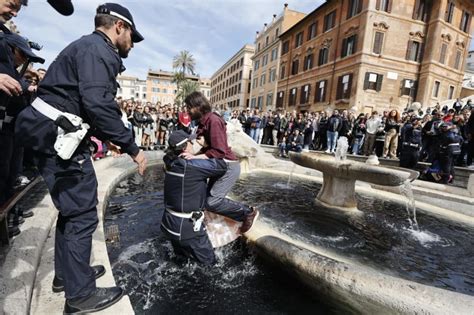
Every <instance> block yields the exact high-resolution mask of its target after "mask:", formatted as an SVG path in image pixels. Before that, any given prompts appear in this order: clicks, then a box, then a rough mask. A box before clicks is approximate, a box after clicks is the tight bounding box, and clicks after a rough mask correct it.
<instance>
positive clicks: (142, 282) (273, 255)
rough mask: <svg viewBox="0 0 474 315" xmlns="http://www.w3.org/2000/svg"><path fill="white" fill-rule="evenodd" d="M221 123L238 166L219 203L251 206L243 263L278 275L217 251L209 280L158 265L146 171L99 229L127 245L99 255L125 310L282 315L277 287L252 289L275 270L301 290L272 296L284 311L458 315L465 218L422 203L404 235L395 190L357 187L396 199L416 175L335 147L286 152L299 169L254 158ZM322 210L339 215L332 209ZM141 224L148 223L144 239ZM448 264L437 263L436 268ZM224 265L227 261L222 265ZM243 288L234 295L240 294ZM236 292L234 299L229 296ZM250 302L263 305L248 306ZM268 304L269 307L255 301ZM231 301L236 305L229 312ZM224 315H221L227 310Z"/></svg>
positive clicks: (466, 304) (154, 181)
mask: <svg viewBox="0 0 474 315" xmlns="http://www.w3.org/2000/svg"><path fill="white" fill-rule="evenodd" d="M227 127H228V131H229V134H228V137H229V143H230V145H231V146H232V147H233V149H234V151H235V152H236V154H237V155H238V156H239V158H240V160H241V163H242V164H243V169H244V170H245V172H243V175H242V178H241V179H240V181H239V182H238V183H237V185H236V187H235V188H234V191H233V194H232V196H231V197H232V198H236V199H238V200H240V201H244V202H248V203H250V204H254V205H257V207H259V209H260V210H261V217H260V218H261V219H259V220H258V221H257V222H256V223H255V226H254V228H253V229H252V230H251V231H250V232H249V233H247V234H246V235H245V239H246V242H247V243H248V244H249V245H250V247H251V248H253V252H255V253H256V254H257V257H255V259H260V258H263V261H265V265H269V266H272V268H274V267H275V266H276V267H281V269H279V270H280V272H277V273H274V274H273V273H270V274H267V272H269V271H268V270H265V269H264V267H262V269H260V267H256V266H257V265H258V264H259V263H256V262H254V261H249V260H248V258H244V259H240V258H237V259H236V261H233V260H232V259H231V261H229V257H230V256H232V255H233V254H229V252H228V251H227V250H225V251H224V252H220V253H219V254H218V256H219V261H220V262H219V264H218V266H216V268H213V269H214V271H213V272H211V273H208V271H201V270H200V269H199V268H196V267H195V266H189V265H187V266H185V268H182V267H180V266H177V265H174V264H173V263H172V261H171V260H170V259H169V257H168V256H169V255H170V248H169V246H168V245H166V244H165V242H164V240H162V239H161V237H160V236H157V235H159V233H158V232H154V231H155V230H156V226H157V225H158V224H159V222H158V218H159V215H157V214H156V212H157V209H156V208H150V207H153V206H155V205H156V204H158V205H161V204H162V201H161V199H160V198H162V196H161V195H159V194H152V195H149V192H151V191H154V192H159V191H160V189H162V188H160V186H159V185H160V183H161V182H162V180H161V179H160V178H161V177H160V176H163V174H162V171H161V170H160V169H158V168H157V169H156V170H155V172H156V173H155V174H156V175H155V176H156V177H153V178H149V179H147V182H148V183H149V184H148V185H143V184H142V183H141V182H140V183H134V180H133V178H131V179H130V180H129V181H127V182H123V183H122V184H120V185H119V186H118V188H117V189H118V195H117V196H115V197H113V198H112V199H111V202H112V203H119V204H123V203H124V202H125V200H123V199H122V198H127V199H126V200H129V199H128V198H130V200H131V201H133V203H136V204H137V205H138V206H134V207H133V208H132V209H130V210H128V211H126V212H123V213H120V214H119V215H118V216H119V217H118V219H113V218H112V217H109V219H108V220H109V223H108V224H117V223H115V222H117V221H116V220H118V223H119V224H120V222H121V221H122V226H124V227H125V228H124V231H122V230H121V232H122V233H123V235H122V237H121V239H122V242H123V243H125V242H128V244H124V245H126V246H124V247H123V248H115V249H112V251H111V252H109V253H110V255H111V259H112V262H113V265H114V274H115V275H116V279H117V275H118V282H119V283H120V285H122V286H125V287H127V288H129V287H128V286H129V285H130V286H131V287H132V288H134V289H136V290H137V291H136V293H134V294H131V300H132V303H134V305H139V306H138V307H139V308H138V309H137V310H136V311H137V313H141V312H146V311H150V310H153V311H157V312H158V311H165V312H166V311H170V312H171V311H177V309H176V305H178V304H180V302H181V305H182V307H183V309H182V311H183V312H190V311H191V310H192V307H193V306H192V305H191V306H190V307H191V308H184V307H185V306H186V304H189V303H188V300H187V299H192V300H193V301H196V303H198V307H199V310H204V309H206V308H208V307H211V309H212V305H215V304H216V303H213V301H214V302H215V301H217V300H225V301H228V302H229V303H228V304H227V305H225V306H223V307H224V308H223V309H220V310H216V312H218V311H223V310H224V309H225V308H226V307H230V306H232V305H238V309H239V310H240V311H243V312H252V311H253V312H278V311H281V312H283V313H285V312H291V310H288V309H285V308H284V306H283V304H281V303H279V301H280V299H281V297H280V296H281V295H278V291H279V290H280V291H281V290H282V288H280V287H278V283H264V281H266V280H264V279H268V278H272V277H275V278H278V279H284V278H285V277H284V276H283V273H282V271H285V274H287V275H288V274H289V275H290V276H291V279H294V278H297V279H298V280H299V281H296V282H297V283H303V284H305V285H306V286H309V287H310V288H311V289H312V290H304V291H307V292H308V295H306V297H305V298H303V299H298V300H296V299H297V298H299V297H301V296H303V295H304V294H302V293H301V290H297V289H296V291H297V292H298V293H297V294H296V295H292V294H290V292H289V291H295V289H291V290H289V291H288V292H285V293H284V294H283V296H285V297H289V299H290V300H291V299H295V300H294V301H295V304H296V305H302V303H305V302H308V299H311V298H312V297H316V298H317V299H318V300H322V301H330V303H331V307H332V306H333V305H338V306H343V307H344V308H346V307H347V309H346V310H345V311H342V312H343V313H351V312H362V313H384V314H385V313H458V314H460V313H466V312H468V311H469V310H472V308H473V307H474V299H473V298H472V297H473V295H474V288H473V285H472V283H474V279H473V277H472V274H474V273H473V272H470V270H472V267H470V266H471V264H470V261H469V260H466V261H464V259H459V258H460V257H461V258H463V257H464V256H466V257H470V256H472V255H474V252H473V251H472V248H474V246H471V245H472V240H471V239H470V238H469V237H468V235H472V231H473V228H472V226H474V220H473V219H472V218H463V220H464V221H463V223H462V224H461V223H459V222H452V221H450V219H451V218H450V219H448V220H439V218H437V217H434V216H432V215H431V213H430V212H429V211H430V210H427V209H428V208H429V207H427V206H426V205H423V203H419V204H417V206H418V208H417V210H418V209H421V210H422V211H418V212H417V217H418V222H420V228H419V230H416V231H415V230H414V229H413V228H410V227H407V222H406V211H407V210H409V212H412V211H413V217H411V216H410V217H411V220H412V222H411V223H413V226H416V220H417V219H416V216H415V213H414V210H415V209H414V208H413V210H411V209H412V205H411V203H410V204H409V205H408V206H407V204H405V202H404V200H402V198H400V194H396V195H395V194H391V193H387V192H382V191H381V190H378V189H376V188H375V189H374V188H372V187H369V186H368V185H363V184H362V185H361V183H358V182H357V181H358V180H360V181H364V182H368V183H372V184H376V185H389V186H401V185H403V184H405V186H402V187H401V188H402V190H401V191H402V192H403V193H404V194H406V195H407V196H410V193H409V192H406V190H407V188H408V183H409V182H410V181H411V180H413V179H414V178H416V175H417V174H416V172H409V171H406V170H401V169H397V168H386V167H381V166H374V165H368V164H365V163H356V162H352V161H349V160H347V158H346V150H345V141H344V140H341V143H340V144H338V147H339V148H338V150H337V152H336V159H334V157H330V156H327V155H324V154H317V153H302V154H294V155H292V160H293V161H295V162H296V164H299V165H296V164H295V163H291V162H289V161H283V160H278V159H275V158H274V157H272V156H271V155H269V154H266V153H265V152H263V150H262V148H261V147H259V146H258V145H256V144H255V142H253V140H251V139H250V138H249V137H247V136H245V134H244V133H243V132H242V130H241V129H240V125H239V124H238V123H233V122H230V123H229V124H228V125H227ZM301 166H304V167H301ZM308 166H309V167H310V168H307V167H308ZM290 170H291V171H292V173H293V172H294V175H293V177H292V178H291V183H292V184H291V188H290V187H289V185H288V174H289V172H290ZM316 170H318V171H321V172H323V175H322V176H321V173H319V172H317V171H316ZM278 176H280V177H278ZM321 177H322V178H321ZM320 184H322V188H321V189H320V191H321V193H319V195H318V200H317V202H316V204H320V205H324V206H325V207H318V206H317V205H316V206H315V205H314V204H313V203H312V200H313V199H314V195H313V194H314V191H315V189H318V188H319V187H320ZM128 185H133V187H136V188H134V189H137V190H143V189H148V190H149V191H148V192H147V191H145V192H142V193H141V194H142V195H135V194H130V196H126V195H125V196H124V192H125V194H128V193H129V189H130V188H129V186H128ZM149 185H156V187H153V186H152V187H149ZM331 189H332V191H331ZM328 191H329V192H328ZM356 192H357V195H356ZM330 193H333V195H331V194H330ZM340 196H342V197H340ZM415 197H416V196H415ZM114 198H115V199H114ZM149 198H152V199H150V200H149ZM341 199H343V201H345V202H341ZM347 201H348V202H347ZM111 206H112V207H113V204H112V205H111ZM327 206H328V207H327ZM155 207H156V206H155ZM158 207H160V206H158ZM358 207H359V208H360V209H361V210H363V211H359V213H360V215H358V216H354V215H352V214H353V213H354V210H356V209H357V208H358ZM332 208H337V209H346V210H347V209H349V210H351V211H350V212H347V211H332ZM131 210H133V213H130V211H131ZM315 210H316V211H317V215H315ZM143 211H148V212H145V213H144V217H147V218H150V219H149V220H146V221H145V222H143V220H141V219H140V218H142V217H143ZM159 211H162V209H158V212H159ZM427 212H428V213H429V214H428V215H427V214H426V213H427ZM138 213H141V215H138ZM148 213H149V215H147V214H148ZM111 214H112V213H111ZM112 215H113V214H112ZM459 218H460V216H458V217H457V219H459ZM394 219H396V221H393V220H394ZM464 223H467V225H463V224H464ZM428 226H429V227H430V229H428V228H427V227H428ZM439 226H441V228H438V227H439ZM143 227H148V229H149V232H147V230H146V229H144V228H143ZM126 229H128V230H129V231H126ZM127 233H128V234H127ZM127 235H128V236H127ZM150 236H151V238H150ZM133 237H134V238H136V239H137V240H136V241H137V243H134V241H133V240H132V238H133ZM454 246H456V247H457V248H453V247H454ZM234 248H235V244H234ZM448 250H450V252H449V255H448V253H447V252H446V251H448ZM459 253H461V254H459ZM234 254H235V252H234ZM237 255H240V254H237ZM463 255H464V256H463ZM447 256H449V259H448V257H447ZM440 257H442V258H440ZM448 260H449V264H448V263H446V261H448ZM461 260H462V261H461ZM269 262H270V263H269ZM228 264H231V265H232V267H231V268H230V269H229V268H228ZM234 265H235V266H234ZM238 266H240V267H238ZM234 267H235V268H234ZM228 270H231V271H228ZM249 270H250V271H251V272H248V271H249ZM439 270H444V272H440V271H439ZM262 273H263V276H262V277H260V276H259V275H262ZM196 279H198V280H196ZM459 279H465V280H463V281H464V283H463V284H459V282H460V281H459ZM284 281H290V280H284ZM293 282H295V281H294V280H293ZM190 283H192V285H195V286H197V287H196V289H194V288H192V289H190V290H189V292H188V291H187V290H183V288H185V287H186V288H188V287H189V284H190ZM239 283H243V284H239ZM201 287H205V288H206V289H205V290H202V289H201ZM283 287H285V286H283ZM243 288H245V289H243ZM249 288H251V289H249ZM130 291H131V290H130ZM210 291H212V292H211V293H209V292H210ZM243 291H245V294H241V293H242V292H243ZM236 292H239V294H237V295H235V293H236ZM311 292H315V293H316V294H312V293H311ZM247 296H249V297H251V298H250V300H254V299H256V300H257V302H258V304H259V305H260V306H258V307H262V305H267V304H268V305H270V306H269V307H272V308H269V309H259V308H258V307H256V306H255V305H249V304H247V303H246V302H247V301H248V300H249V299H248V298H247ZM260 296H264V297H265V296H266V298H263V299H259V298H260ZM269 296H271V301H272V302H268V303H267V302H264V303H263V302H260V301H263V300H267V299H268V298H269ZM242 299H243V300H242ZM242 301H245V303H244V302H242ZM135 303H136V304H135ZM167 303H169V304H168V308H166V305H167ZM191 304H192V303H191ZM217 304H219V303H217ZM284 304H285V305H288V303H284ZM241 305H245V308H244V309H241ZM140 307H142V308H143V309H142V310H140ZM318 307H319V306H317V305H316V304H311V303H309V302H308V304H306V305H305V306H304V307H303V308H302V309H298V310H293V312H308V311H309V310H314V309H318ZM207 310H209V309H207ZM227 311H230V312H231V313H232V312H236V309H232V310H229V309H227Z"/></svg>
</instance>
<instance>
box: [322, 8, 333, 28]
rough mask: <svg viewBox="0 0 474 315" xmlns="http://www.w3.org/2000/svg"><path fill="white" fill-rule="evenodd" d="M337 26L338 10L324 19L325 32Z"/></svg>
mask: <svg viewBox="0 0 474 315" xmlns="http://www.w3.org/2000/svg"><path fill="white" fill-rule="evenodd" d="M335 25H336V10H334V11H332V12H331V13H328V14H327V15H326V16H325V17H324V32H327V31H329V30H330V29H332V28H333V27H334V26H335Z"/></svg>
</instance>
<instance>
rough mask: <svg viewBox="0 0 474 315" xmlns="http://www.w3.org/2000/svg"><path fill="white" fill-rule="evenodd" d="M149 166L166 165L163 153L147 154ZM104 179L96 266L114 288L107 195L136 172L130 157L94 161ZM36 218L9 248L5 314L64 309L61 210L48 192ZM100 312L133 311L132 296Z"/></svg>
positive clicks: (1, 300)
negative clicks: (59, 263) (58, 271)
mask: <svg viewBox="0 0 474 315" xmlns="http://www.w3.org/2000/svg"><path fill="white" fill-rule="evenodd" d="M145 154H146V157H147V159H148V161H149V165H153V164H157V163H160V162H161V160H162V156H163V153H162V152H158V151H152V152H145ZM94 167H95V170H96V174H97V178H98V183H99V186H98V192H99V196H98V197H99V204H98V207H97V209H98V215H99V220H100V222H99V225H98V228H97V230H96V231H95V233H94V235H93V244H92V264H103V265H104V266H105V267H106V270H107V272H106V274H105V275H104V276H103V277H101V278H100V279H99V280H98V281H97V285H98V286H114V285H115V280H114V277H113V274H112V269H111V266H110V262H109V258H108V254H107V246H106V243H105V237H104V227H103V214H104V212H105V209H106V206H107V198H108V196H109V194H110V193H111V192H112V190H113V188H114V187H115V185H116V183H118V182H119V181H120V180H121V179H123V178H124V177H126V176H127V175H129V174H131V173H133V172H134V171H136V165H135V164H134V163H133V161H132V160H131V159H130V158H129V157H120V158H115V159H114V158H106V159H103V160H100V161H97V162H95V163H94ZM33 212H34V214H35V216H34V217H33V218H32V219H28V220H26V221H25V223H24V224H23V225H22V227H21V229H22V233H21V234H20V235H19V236H18V237H16V238H15V239H14V240H13V242H12V244H11V246H10V247H9V248H8V249H7V250H6V254H5V260H4V263H3V265H2V266H1V269H0V270H1V271H0V313H2V314H57V313H61V312H62V310H63V307H64V296H63V294H55V293H53V292H52V291H51V283H52V280H53V276H54V229H53V228H54V223H55V220H56V218H57V210H56V209H55V208H54V206H53V203H52V200H51V197H50V196H49V194H47V195H46V196H45V197H44V198H43V199H42V201H41V202H40V203H39V204H38V206H37V207H36V208H35V209H33ZM98 314H111V315H116V314H133V308H132V306H131V304H130V300H129V298H128V296H124V297H123V298H122V299H121V300H120V302H118V303H117V304H115V305H114V306H112V307H110V308H108V309H105V310H104V311H102V312H100V313H98Z"/></svg>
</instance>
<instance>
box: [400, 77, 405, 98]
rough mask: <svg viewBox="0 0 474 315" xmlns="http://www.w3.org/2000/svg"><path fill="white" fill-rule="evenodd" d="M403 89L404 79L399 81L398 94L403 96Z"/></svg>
mask: <svg viewBox="0 0 474 315" xmlns="http://www.w3.org/2000/svg"><path fill="white" fill-rule="evenodd" d="M404 90H405V79H403V80H402V81H400V96H403V91H404Z"/></svg>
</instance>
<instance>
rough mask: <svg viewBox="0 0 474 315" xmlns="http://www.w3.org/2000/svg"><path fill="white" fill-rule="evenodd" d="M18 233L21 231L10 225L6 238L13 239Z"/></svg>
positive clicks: (16, 226)
mask: <svg viewBox="0 0 474 315" xmlns="http://www.w3.org/2000/svg"><path fill="white" fill-rule="evenodd" d="M20 233H21V231H20V228H19V227H18V225H12V226H9V227H8V237H9V238H12V237H15V236H17V235H18V234H20Z"/></svg>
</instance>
